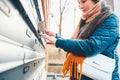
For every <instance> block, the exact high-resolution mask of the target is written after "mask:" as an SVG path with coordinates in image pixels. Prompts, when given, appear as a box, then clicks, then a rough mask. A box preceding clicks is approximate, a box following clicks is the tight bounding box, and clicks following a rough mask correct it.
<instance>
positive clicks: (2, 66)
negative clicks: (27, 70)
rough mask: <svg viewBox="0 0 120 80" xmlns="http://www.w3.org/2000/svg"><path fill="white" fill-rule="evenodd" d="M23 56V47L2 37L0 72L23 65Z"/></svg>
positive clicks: (0, 41)
mask: <svg viewBox="0 0 120 80" xmlns="http://www.w3.org/2000/svg"><path fill="white" fill-rule="evenodd" d="M0 37H1V36H0ZM2 38H3V37H2ZM10 42H11V41H10ZM23 58H24V50H23V48H22V47H20V46H17V45H13V44H11V43H9V41H8V39H7V40H5V38H4V40H3V39H1V38H0V73H1V72H4V71H7V70H9V69H12V68H15V67H18V66H20V65H22V64H23Z"/></svg>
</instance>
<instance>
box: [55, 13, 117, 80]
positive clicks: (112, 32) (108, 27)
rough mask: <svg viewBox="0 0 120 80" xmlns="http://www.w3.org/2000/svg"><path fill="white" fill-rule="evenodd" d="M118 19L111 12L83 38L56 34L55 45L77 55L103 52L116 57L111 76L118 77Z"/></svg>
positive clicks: (91, 54)
mask: <svg viewBox="0 0 120 80" xmlns="http://www.w3.org/2000/svg"><path fill="white" fill-rule="evenodd" d="M118 27H119V21H118V17H117V16H116V15H115V14H111V15H110V16H108V17H107V18H106V20H105V21H104V22H103V23H102V24H101V25H100V26H99V27H98V28H97V29H96V30H95V31H94V32H93V34H92V35H91V36H90V37H89V38H88V39H85V40H72V39H63V38H61V37H58V36H56V38H57V40H56V44H55V45H56V47H57V48H62V49H63V50H65V51H67V52H72V53H73V54H76V55H79V56H86V57H88V56H93V55H96V54H104V55H106V56H108V57H110V58H114V59H116V68H115V71H114V72H113V78H114V76H115V75H116V76H117V77H116V79H115V78H114V79H113V80H119V79H118V56H117V54H116V51H115V49H116V47H117V45H118V41H119V40H118V36H119V29H118Z"/></svg>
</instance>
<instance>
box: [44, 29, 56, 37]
mask: <svg viewBox="0 0 120 80" xmlns="http://www.w3.org/2000/svg"><path fill="white" fill-rule="evenodd" d="M45 33H46V34H47V35H49V36H53V37H55V36H56V34H55V33H53V32H52V31H50V30H48V29H46V30H45Z"/></svg>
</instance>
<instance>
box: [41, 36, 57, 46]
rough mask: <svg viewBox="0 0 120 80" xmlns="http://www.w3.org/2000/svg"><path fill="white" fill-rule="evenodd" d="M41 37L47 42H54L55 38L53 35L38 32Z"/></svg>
mask: <svg viewBox="0 0 120 80" xmlns="http://www.w3.org/2000/svg"><path fill="white" fill-rule="evenodd" d="M40 35H41V37H43V38H45V40H46V43H47V44H54V45H55V43H56V38H55V37H53V36H49V35H47V34H40Z"/></svg>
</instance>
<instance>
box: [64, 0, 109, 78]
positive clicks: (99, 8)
mask: <svg viewBox="0 0 120 80" xmlns="http://www.w3.org/2000/svg"><path fill="white" fill-rule="evenodd" d="M110 14H111V11H110V8H109V7H108V6H106V5H105V3H104V2H98V3H96V4H95V6H94V7H93V8H92V9H91V10H89V11H87V12H86V13H83V15H82V19H81V20H80V22H79V24H78V26H77V28H76V30H75V32H74V34H73V36H72V39H78V40H81V39H82V40H84V39H89V37H90V36H91V34H92V33H93V32H94V31H95V29H96V28H97V27H98V26H99V25H100V24H102V23H103V21H104V20H105V19H106V18H107V17H108V16H109V15H110ZM83 20H85V25H81V24H82V22H83ZM85 58H86V57H84V56H77V55H75V54H74V53H70V52H68V54H67V57H66V60H65V62H64V65H63V69H62V73H63V77H64V76H65V75H66V74H67V72H68V71H70V80H71V79H72V78H76V80H80V79H81V76H82V64H83V62H84V60H85ZM78 65H80V71H79V70H78V68H77V67H78Z"/></svg>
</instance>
